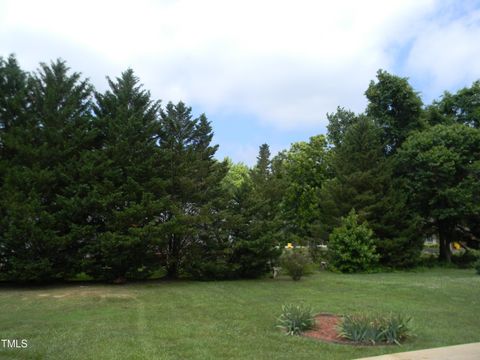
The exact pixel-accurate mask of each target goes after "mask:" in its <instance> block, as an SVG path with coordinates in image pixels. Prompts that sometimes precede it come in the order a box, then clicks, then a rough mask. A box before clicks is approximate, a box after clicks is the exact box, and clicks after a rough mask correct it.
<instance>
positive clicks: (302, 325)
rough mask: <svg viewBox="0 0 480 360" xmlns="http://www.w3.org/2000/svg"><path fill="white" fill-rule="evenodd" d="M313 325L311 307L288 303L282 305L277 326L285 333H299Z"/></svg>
mask: <svg viewBox="0 0 480 360" xmlns="http://www.w3.org/2000/svg"><path fill="white" fill-rule="evenodd" d="M314 325H315V318H314V317H313V312H312V309H311V308H310V307H309V306H304V305H295V304H288V305H283V306H282V314H281V315H280V317H279V318H278V327H279V328H281V329H283V330H285V333H286V334H287V335H299V334H301V333H302V332H304V331H306V330H309V329H312V328H313V326H314Z"/></svg>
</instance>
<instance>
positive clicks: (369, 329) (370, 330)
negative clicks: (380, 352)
mask: <svg viewBox="0 0 480 360" xmlns="http://www.w3.org/2000/svg"><path fill="white" fill-rule="evenodd" d="M410 321H411V318H410V317H405V316H402V315H393V314H391V315H388V316H371V315H347V316H345V317H344V318H343V320H342V321H341V322H340V325H339V333H340V336H342V337H344V338H346V339H349V340H352V341H354V342H358V343H370V344H377V343H382V342H384V343H387V344H397V345H400V342H401V341H403V340H405V339H406V338H407V337H409V336H410V335H411V326H410Z"/></svg>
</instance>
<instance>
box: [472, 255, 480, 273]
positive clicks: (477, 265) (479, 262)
mask: <svg viewBox="0 0 480 360" xmlns="http://www.w3.org/2000/svg"><path fill="white" fill-rule="evenodd" d="M473 266H474V268H475V270H477V274H478V275H480V259H478V260H477V261H476V263H475V264H474V265H473Z"/></svg>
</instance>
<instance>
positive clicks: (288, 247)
mask: <svg viewBox="0 0 480 360" xmlns="http://www.w3.org/2000/svg"><path fill="white" fill-rule="evenodd" d="M285 247H286V248H287V249H293V245H292V243H288V244H287V246H285Z"/></svg>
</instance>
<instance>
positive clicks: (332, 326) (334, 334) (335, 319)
mask: <svg viewBox="0 0 480 360" xmlns="http://www.w3.org/2000/svg"><path fill="white" fill-rule="evenodd" d="M341 319H342V318H341V316H338V315H334V314H323V313H322V314H318V315H316V316H315V328H313V329H312V330H309V331H305V332H304V333H303V334H302V335H303V336H306V337H309V338H313V339H317V340H322V341H327V342H331V343H337V344H350V345H359V344H357V343H354V342H353V341H350V340H347V339H344V338H342V337H340V336H339V335H338V331H337V325H338V323H339V322H340V320H341Z"/></svg>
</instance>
